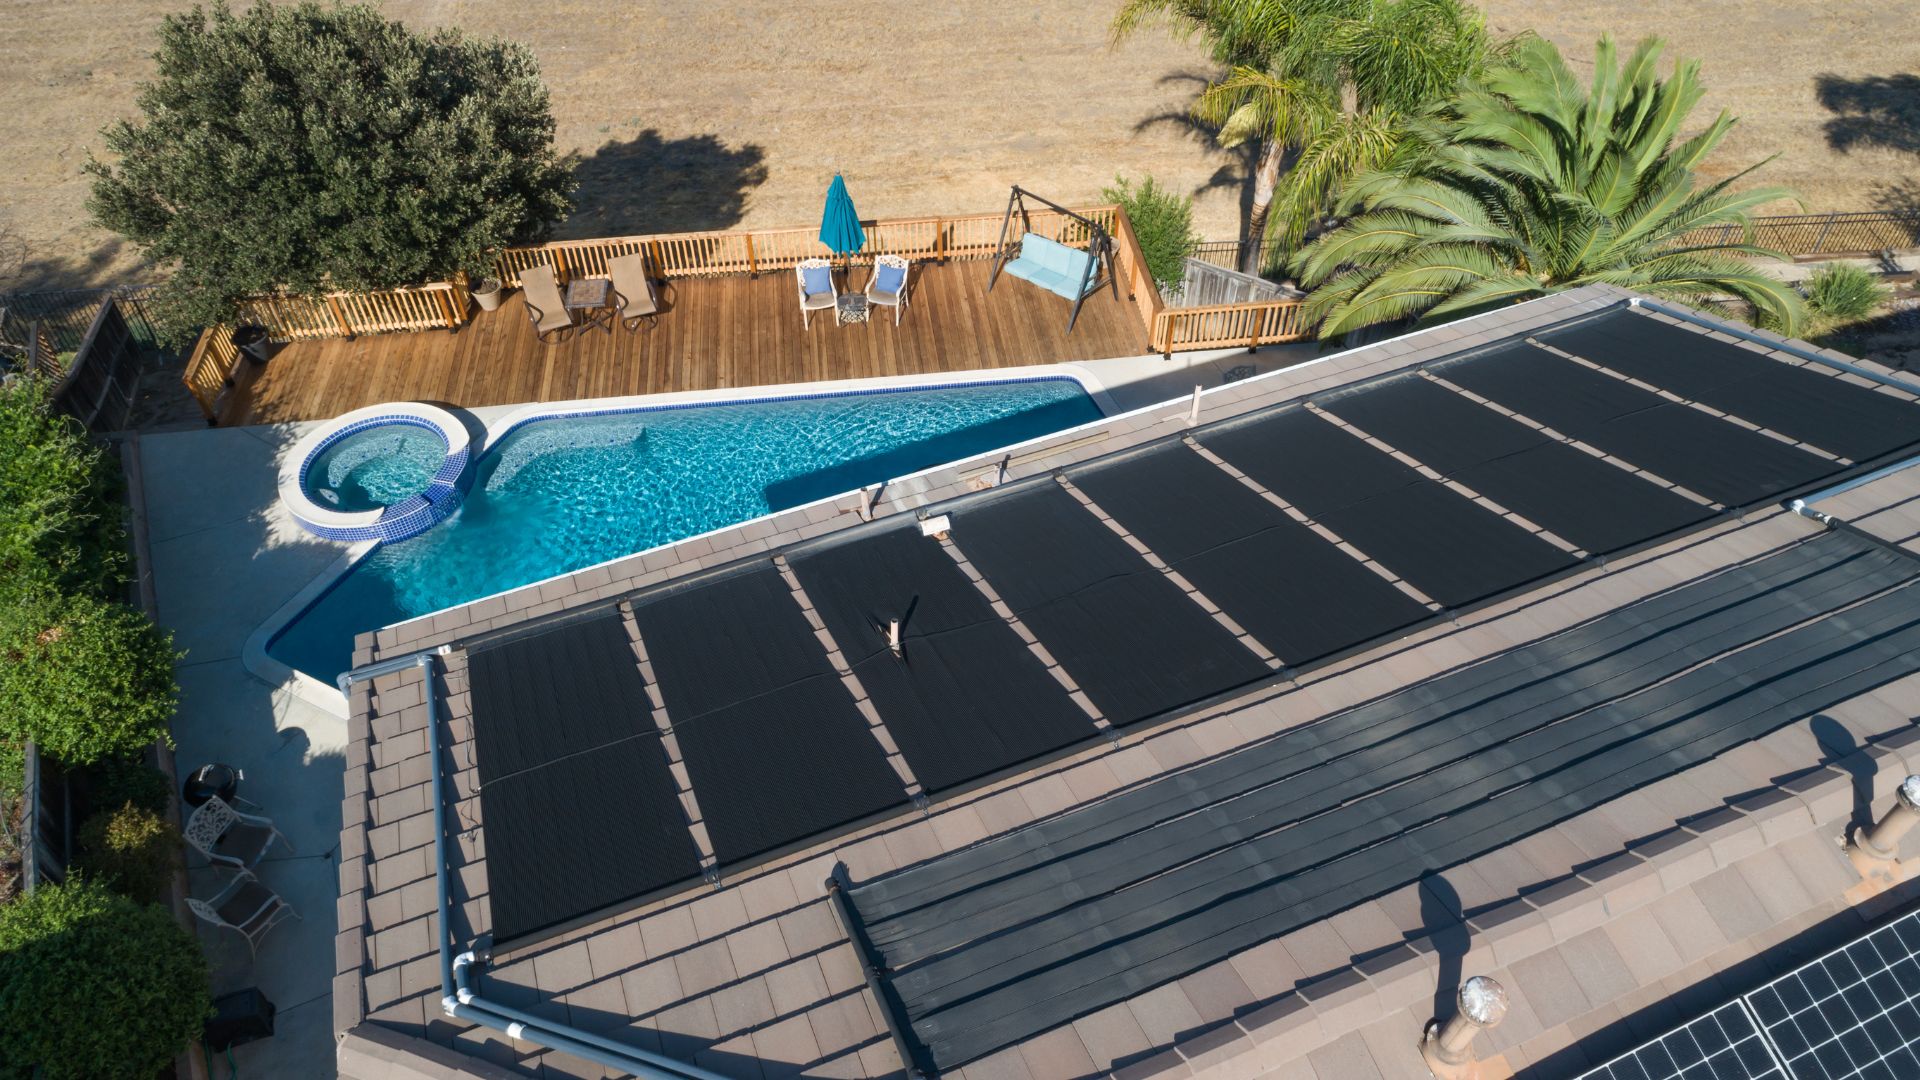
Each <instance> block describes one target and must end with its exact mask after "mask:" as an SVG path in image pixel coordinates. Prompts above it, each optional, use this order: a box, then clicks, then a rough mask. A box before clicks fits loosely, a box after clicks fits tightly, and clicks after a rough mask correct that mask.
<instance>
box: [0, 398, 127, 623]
mask: <svg viewBox="0 0 1920 1080" xmlns="http://www.w3.org/2000/svg"><path fill="white" fill-rule="evenodd" d="M119 487H120V472H119V468H118V467H117V465H116V464H115V463H114V460H113V458H112V457H111V456H110V455H108V454H107V453H106V452H105V451H103V450H101V449H100V448H99V447H96V446H94V445H93V444H92V443H89V442H88V441H87V438H86V434H85V432H83V431H82V430H81V428H80V426H79V425H78V424H76V423H74V422H73V421H72V420H70V419H68V418H67V417H64V416H58V415H55V414H54V413H52V412H51V411H49V410H48V408H47V388H46V384H45V382H44V381H42V380H39V379H20V380H17V381H16V382H14V383H13V384H12V385H11V386H6V387H0V604H4V603H8V602H10V598H14V597H17V596H18V595H19V594H20V593H22V592H25V591H27V590H29V589H51V590H59V591H63V592H87V593H92V594H95V595H100V596H105V595H108V594H110V593H111V592H113V591H114V590H115V589H117V588H119V587H120V586H121V585H123V584H124V583H125V580H126V578H125V572H126V561H127V559H126V532H125V527H124V525H123V523H122V520H121V514H120V504H119V500H118V496H119Z"/></svg>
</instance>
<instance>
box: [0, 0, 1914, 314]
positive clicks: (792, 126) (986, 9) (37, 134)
mask: <svg viewBox="0 0 1920 1080" xmlns="http://www.w3.org/2000/svg"><path fill="white" fill-rule="evenodd" d="M183 6H185V5H184V3H183V2H182V0H69V2H64V3H56V2H48V0H0V26H4V27H6V31H5V32H4V34H0V70H5V71H6V72H7V73H8V76H7V79H6V81H5V82H4V83H0V185H4V187H3V188H0V190H3V191H4V194H0V229H4V230H7V231H10V232H11V233H12V234H13V235H14V237H15V238H17V240H18V241H19V242H21V243H22V244H23V245H24V247H25V248H26V250H27V253H28V262H27V266H26V269H25V271H24V272H23V273H22V274H21V275H20V278H21V280H20V281H19V282H17V284H31V285H40V286H47V285H73V284H86V283H97V282H100V281H104V280H111V279H115V278H125V277H128V276H136V277H137V276H140V275H141V274H142V273H143V270H142V268H141V267H140V266H139V264H138V260H137V259H135V258H134V257H133V255H132V253H130V252H127V251H125V250H122V249H121V248H120V247H119V246H118V245H117V244H116V243H115V242H114V241H113V238H112V237H110V236H108V235H106V234H105V233H103V232H102V231H100V230H99V229H97V228H95V227H93V226H92V225H90V224H89V223H88V222H87V219H86V213H85V210H84V207H83V203H84V199H85V195H86V183H85V180H84V177H83V176H82V174H81V172H80V165H81V163H82V162H83V161H84V160H85V151H86V148H87V147H88V146H90V145H95V146H97V145H98V136H97V133H98V131H99V129H100V127H101V125H102V124H104V123H106V122H107V121H109V120H111V119H113V118H115V117H118V116H123V115H127V114H128V113H129V112H130V111H131V109H132V106H133V98H134V93H135V88H136V85H137V84H138V83H139V82H140V81H141V80H142V79H143V78H146V77H147V76H148V74H149V71H150V68H151V61H150V59H149V58H148V53H149V52H150V51H151V48H152V42H153V38H154V28H155V27H156V26H157V25H158V23H159V20H160V17H161V15H162V14H163V13H165V12H167V11H172V10H178V9H180V8H181V7H183ZM382 6H383V7H384V8H385V10H386V11H387V12H389V13H390V14H391V15H393V16H395V17H398V18H401V19H405V20H407V21H408V22H411V23H414V24H416V25H419V26H431V25H439V24H454V25H458V26H462V27H465V28H467V29H468V30H469V31H471V32H474V33H477V34H497V35H502V36H506V37H510V38H515V39H518V40H521V41H524V42H526V43H528V44H529V45H531V46H532V48H533V49H534V51H535V53H536V54H537V55H538V56H539V58H540V62H541V64H542V66H543V68H544V71H545V73H546V77H547V80H548V82H549V83H550V84H551V86H552V88H553V102H554V110H555V113H556V114H557V116H558V118H559V137H560V142H561V144H562V145H563V146H566V147H568V148H571V149H575V150H577V151H578V152H579V153H580V154H581V155H582V157H583V159H584V160H583V162H582V165H581V167H580V174H579V175H580V180H581V191H580V202H581V209H580V211H579V213H578V214H577V215H576V216H575V218H574V219H573V220H571V221H569V222H568V223H567V224H566V226H565V227H564V229H563V231H562V234H563V235H571V236H588V235H607V234H623V233H633V232H652V231H666V230H677V229H695V228H725V227H728V226H733V225H748V226H776V225H790V224H796V223H805V222H808V221H811V220H813V219H814V218H815V217H816V216H817V214H818V213H819V206H820V199H821V197H822V194H823V193H824V191H825V187H826V182H827V180H828V179H829V178H830V177H831V175H832V173H833V171H834V170H835V169H839V170H841V171H843V172H844V173H845V174H846V176H847V180H848V182H849V184H850V185H851V188H852V191H853V194H854V197H855V200H856V201H857V202H858V204H859V206H860V208H861V211H862V212H863V213H864V214H866V215H868V216H903V215H915V214H935V213H959V212H979V211H983V210H992V209H997V208H998V207H1000V206H1001V205H1002V204H1003V203H1004V200H1005V197H1006V189H1007V186H1008V185H1009V184H1013V183H1019V184H1022V185H1024V186H1027V187H1030V188H1033V189H1036V190H1039V191H1041V192H1044V193H1049V194H1051V195H1053V196H1054V197H1056V198H1059V199H1063V200H1086V199H1092V198H1094V197H1095V196H1096V195H1097V194H1098V192H1099V189H1100V187H1101V186H1102V184H1103V183H1105V182H1107V181H1108V180H1110V179H1111V178H1112V176H1113V175H1114V174H1115V173H1116V172H1124V173H1128V174H1138V173H1143V172H1145V173H1152V174H1153V175H1155V176H1157V177H1159V178H1160V179H1161V180H1163V181H1165V182H1168V183H1169V184H1171V185H1172V186H1175V187H1176V188H1182V189H1186V190H1192V191H1195V192H1196V193H1197V194H1198V196H1199V201H1198V215H1197V216H1198V219H1199V224H1200V227H1201V230H1202V232H1203V233H1205V234H1206V235H1207V236H1209V237H1214V238H1222V239H1224V238H1230V237H1232V236H1234V235H1235V234H1236V232H1237V230H1238V223H1239V219H1240V214H1241V212H1242V201H1243V199H1244V184H1243V183H1242V179H1243V177H1244V163H1243V162H1242V161H1241V160H1240V158H1239V157H1238V156H1237V155H1232V154H1228V153H1225V152H1222V151H1220V150H1218V149H1217V148H1214V147H1212V146H1211V145H1210V143H1209V142H1208V140H1207V138H1206V136H1205V135H1204V134H1203V133H1199V132H1196V131H1194V130H1193V129H1192V128H1191V127H1190V126H1189V125H1188V124H1187V123H1186V122H1185V120H1184V105H1185V103H1186V102H1187V100H1188V99H1189V97H1190V94H1191V90H1192V88H1193V86H1194V85H1195V80H1196V79H1198V78H1200V77H1202V76H1203V75H1204V74H1205V67H1206V66H1205V64H1204V61H1203V58H1202V57H1201V56H1200V55H1199V53H1198V51H1197V50H1195V49H1193V48H1191V47H1188V46H1182V45H1179V44H1177V43H1175V42H1172V41H1171V40H1169V39H1167V38H1166V37H1165V36H1164V35H1160V34H1158V33H1153V34H1148V35H1145V36H1143V37H1142V38H1140V39H1138V40H1135V41H1133V42H1131V43H1129V44H1128V45H1126V46H1124V47H1122V48H1120V49H1117V50H1116V49H1110V48H1109V47H1108V44H1107V34H1106V24H1107V19H1108V17H1109V16H1110V14H1111V12H1112V9H1113V6H1114V4H1113V0H1053V2H1043V3H1041V4H1021V3H1013V2H1010V0H948V2H946V3H941V4H918V3H911V2H909V3H897V2H896V3H880V2H875V0H847V2H843V3H835V4H793V3H787V2H773V0H736V2H734V3H731V4H725V5H713V4H707V3H704V2H700V0H654V2H650V3H640V4H606V3H602V2H599V0H591V2H590V0H549V2H547V3H542V4H526V3H521V2H512V3H508V2H505V0H386V2H385V3H383V4H382ZM1487 7H1488V10H1489V12H1490V18H1491V20H1492V21H1493V23H1494V24H1495V25H1496V26H1497V27H1498V28H1500V29H1501V30H1503V31H1509V32H1511V31H1517V30H1521V29H1523V28H1528V27H1531V28H1533V29H1535V30H1537V31H1539V32H1541V33H1544V34H1546V35H1547V36H1549V37H1551V38H1553V39H1554V40H1556V41H1558V42H1560V43H1561V44H1562V45H1563V46H1565V47H1567V48H1568V49H1569V50H1570V51H1571V52H1572V53H1573V54H1574V55H1575V56H1576V57H1583V58H1584V57H1585V56H1587V55H1590V53H1591V45H1592V42H1593V40H1594V39H1595V38H1596V37H1597V36H1598V35H1599V34H1600V33H1601V32H1602V31H1604V30H1611V31H1612V32H1613V33H1614V34H1615V35H1616V36H1617V37H1620V38H1623V39H1632V38H1636V37H1638V36H1640V35H1643V34H1647V33H1655V32H1657V33H1660V34H1663V35H1665V36H1666V37H1668V38H1669V39H1670V41H1671V42H1672V46H1671V50H1670V54H1677V55H1685V56H1699V57H1702V58H1703V59H1704V61H1705V69H1706V70H1705V74H1706V82H1707V84H1708V86H1709V89H1710V94H1709V97H1708V99H1707V105H1708V106H1709V107H1713V108H1719V107H1727V108H1731V109H1733V110H1735V111H1736V112H1738V113H1739V114H1741V116H1742V118H1743V119H1742V123H1741V125H1740V127H1739V128H1738V129H1737V130H1736V133H1735V134H1734V136H1733V137H1732V138H1730V139H1729V140H1728V142H1727V144H1726V148H1725V150H1724V152H1723V154H1722V156H1721V158H1720V160H1719V161H1718V162H1716V165H1717V166H1718V167H1719V168H1721V169H1723V170H1731V169H1733V168H1735V167H1738V166H1742V165H1745V164H1747V163H1749V162H1752V161H1755V160H1758V159H1760V158H1762V157H1765V156H1767V155H1770V154H1778V155H1780V156H1779V159H1778V160H1777V161H1776V162H1775V163H1774V164H1773V165H1771V166H1770V167H1769V168H1768V169H1767V170H1766V171H1765V172H1764V174H1763V176H1764V178H1765V179H1767V180H1770V181H1775V182H1780V183H1786V184H1790V185H1793V186H1795V187H1797V188H1798V189H1799V190H1801V191H1802V192H1803V193H1804V195H1805V196H1806V201H1807V203H1808V205H1809V206H1810V207H1813V208H1815V209H1854V208H1867V207H1870V206H1873V205H1875V204H1876V201H1883V200H1888V199H1901V198H1904V199H1905V200H1906V201H1907V202H1908V203H1909V204H1911V203H1920V192H1917V191H1916V189H1915V188H1914V187H1912V186H1908V187H1907V188H1906V189H1905V191H1904V193H1902V192H1900V191H1896V190H1895V187H1896V186H1897V184H1898V182H1899V181H1900V180H1901V179H1902V178H1903V177H1911V176H1913V175H1915V174H1920V75H1916V74H1915V73H1916V71H1920V47H1916V45H1915V44H1914V38H1913V36H1912V33H1911V29H1910V27H1911V20H1912V11H1913V8H1912V5H1911V3H1908V2H1905V0H1854V2H1852V3H1847V4H1832V3H1798V4H1794V3H1787V4H1781V3H1760V2H1758V0H1696V2H1695V3H1693V4H1691V5H1669V4H1646V3H1615V4H1594V3H1592V2H1591V0H1582V2H1577V3H1576V2H1574V0H1530V2H1525V3H1522V2H1520V0H1489V2H1488V3H1487ZM1910 183H1911V182H1910V181H1909V184H1910Z"/></svg>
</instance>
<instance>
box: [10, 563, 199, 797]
mask: <svg viewBox="0 0 1920 1080" xmlns="http://www.w3.org/2000/svg"><path fill="white" fill-rule="evenodd" d="M175 659H176V656H175V654H174V651H173V641H172V638H171V637H170V636H169V635H168V634H167V633H166V632H164V631H162V630H161V629H160V628H159V627H157V626H155V625H154V624H153V620H151V619H149V618H147V617H146V615H144V614H142V613H141V612H139V611H136V610H134V609H133V608H130V607H128V606H126V605H125V604H117V603H112V602H109V601H103V600H97V599H94V598H93V597H90V596H71V597H58V596H53V595H50V594H46V593H36V594H33V595H29V596H24V597H21V598H19V599H18V600H17V601H16V602H13V603H4V604H0V738H6V739H11V740H13V741H15V742H25V741H29V740H31V741H33V742H36V743H38V744H40V749H41V750H42V751H44V752H46V753H48V754H50V755H52V756H53V757H55V758H58V759H59V760H61V761H63V762H65V763H67V764H69V765H85V764H89V763H91V762H94V761H98V760H100V759H101V758H104V757H109V756H117V757H130V756H132V755H134V754H137V753H140V752H141V751H142V750H144V749H145V748H146V746H147V745H148V744H150V743H152V742H153V741H154V740H156V739H166V738H167V737H168V735H167V728H168V723H169V721H171V720H172V718H173V710H174V705H175V703H176V702H177V700H178V698H179V686H178V685H177V684H176V683H175V682H174V680H173V662H174V660H175Z"/></svg>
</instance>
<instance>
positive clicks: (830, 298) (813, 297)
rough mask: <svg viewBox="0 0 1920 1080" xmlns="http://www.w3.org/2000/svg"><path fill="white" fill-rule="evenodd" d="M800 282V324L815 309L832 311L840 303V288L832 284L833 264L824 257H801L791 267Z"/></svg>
mask: <svg viewBox="0 0 1920 1080" xmlns="http://www.w3.org/2000/svg"><path fill="white" fill-rule="evenodd" d="M793 274H794V277H796V278H797V279H799V284H800V325H801V326H802V327H803V328H804V327H806V326H808V325H809V324H808V322H807V318H808V316H810V315H811V314H813V313H814V312H816V311H832V310H833V309H834V307H835V305H837V304H839V303H840V290H839V289H838V288H836V287H835V286H834V284H833V264H832V263H830V262H828V261H827V260H825V259H801V260H800V262H799V263H798V264H797V265H795V266H794V268H793Z"/></svg>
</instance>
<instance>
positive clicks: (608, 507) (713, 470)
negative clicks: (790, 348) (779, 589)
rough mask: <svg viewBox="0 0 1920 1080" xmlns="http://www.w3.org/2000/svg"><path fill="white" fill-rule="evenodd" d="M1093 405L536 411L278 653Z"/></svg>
mask: <svg viewBox="0 0 1920 1080" xmlns="http://www.w3.org/2000/svg"><path fill="white" fill-rule="evenodd" d="M1100 415H1101V413H1100V408H1099V406H1097V405H1095V404H1094V402H1093V399H1092V398H1090V397H1088V396H1087V393H1086V391H1084V390H1083V389H1081V387H1080V384H1079V383H1077V382H1075V381H1074V380H1072V379H1066V378H1048V379H1031V380H1022V381H1017V382H1003V383H989V384H981V385H974V386H962V387H945V388H936V389H927V390H912V389H906V390H890V391H881V392H866V393H857V394H842V395H835V396H830V397H817V398H808V399H795V400H785V401H762V402H740V403H716V404H711V405H697V406H682V407H667V408H657V409H650V410H646V411H638V412H628V413H621V414H615V415H601V416H586V417H568V418H555V419H547V420H535V421H533V422H531V423H528V424H525V425H523V426H521V427H518V428H516V429H515V430H513V431H512V432H510V433H509V434H508V435H507V436H506V437H505V438H503V439H501V440H500V441H499V442H498V443H497V444H496V445H495V446H494V447H493V448H492V449H490V450H488V451H487V453H486V454H485V455H484V456H483V457H481V459H480V460H479V461H478V462H477V463H476V464H475V466H474V472H473V477H472V481H471V487H470V489H469V490H468V492H467V497H466V501H465V502H464V504H462V506H461V508H460V510H459V511H458V512H456V513H455V514H454V515H453V516H452V517H450V518H448V519H447V520H446V521H445V522H443V523H441V524H440V525H438V526H436V527H434V528H432V529H429V530H427V531H426V532H424V533H421V534H420V535H419V536H416V537H413V538H412V539H410V540H403V541H400V542H398V543H391V544H385V545H382V546H381V547H379V548H376V549H375V550H374V551H372V552H371V553H369V554H368V555H367V556H366V557H365V558H363V559H361V560H360V561H359V562H358V563H356V564H355V565H354V566H353V567H352V569H350V570H349V571H348V572H347V573H346V574H344V575H343V576H342V577H341V578H340V580H339V581H338V582H336V583H335V584H334V586H333V587H332V588H331V589H329V590H328V591H327V592H326V593H325V594H323V595H322V596H321V597H320V599H318V600H317V601H315V602H314V603H313V605H312V606H310V607H308V608H307V610H306V611H305V612H303V613H301V615H300V616H299V617H298V618H296V619H295V620H294V621H293V622H292V623H290V624H289V625H288V626H287V627H285V628H284V629H282V630H281V632H280V633H279V635H278V636H277V637H275V638H274V639H273V640H272V641H271V642H270V643H269V644H268V646H267V653H268V654H269V655H271V656H273V657H274V658H275V659H277V660H279V661H280V662H281V663H284V664H286V665H288V666H289V667H292V668H295V669H297V670H299V671H303V672H306V673H307V674H309V675H312V676H314V677H316V678H319V679H322V680H325V681H327V682H332V681H333V680H334V678H335V677H336V676H337V675H338V674H339V673H340V672H342V671H345V670H346V669H347V668H348V667H349V666H350V665H351V663H352V654H353V638H354V636H355V635H356V634H359V633H363V632H365V631H367V630H374V629H378V628H379V627H382V626H387V625H389V624H392V623H396V622H401V621H403V620H406V619H410V618H413V617H415V616H418V615H425V614H427V613H429V612H433V611H438V610H440V609H442V608H448V607H453V606H456V605H459V604H464V603H468V602H470V601H473V600H478V599H481V598H482V597H486V596H491V595H493V594H494V593H499V592H505V591H506V590H508V589H513V588H517V587H519V586H521V585H527V584H530V583H532V582H535V581H541V580H544V579H546V578H550V577H554V576H555V575H558V574H564V573H567V572H569V571H573V570H579V569H582V568H584V567H588V566H592V565H594V564H595V563H602V562H606V561H607V560H609V559H615V558H619V557H620V556H622V555H630V554H632V553H634V552H637V551H644V550H646V549H648V548H652V547H658V546H660V545H662V544H668V543H672V542H673V541H675V540H681V539H684V538H686V537H689V536H693V535H696V534H699V533H703V532H709V531H711V530H713V529H718V528H723V527H725V526H728V525H732V524H737V523H738V522H741V521H745V520H747V519H749V518H754V517H759V516H761V515H763V514H768V513H772V512H775V511H779V510H785V509H788V508H790V507H794V506H799V505H801V504H803V503H809V502H813V501H815V500H817V499H822V498H826V497H829V496H832V495H837V494H840V493H843V492H847V491H851V490H854V489H856V488H859V487H862V486H864V485H867V484H874V483H878V482H880V481H882V480H888V479H892V478H894V477H899V476H905V475H907V474H909V473H914V472H918V471H920V470H922V469H927V468H932V467H933V466H936V465H940V464H944V463H946V462H949V461H957V460H959V459H961V458H965V457H969V456H972V455H974V454H979V453H984V452H986V451H989V450H993V449H996V448H998V447H1001V446H1008V445H1011V444H1013V443H1017V442H1021V441H1024V440H1026V439H1032V438H1036V437H1038V436H1041V435H1046V434H1049V433H1051V432H1054V431H1059V430H1061V429H1063V428H1068V427H1073V426H1075V425H1078V424H1084V423H1087V422H1089V421H1092V420H1097V419H1099V418H1100ZM434 441H435V443H436V444H437V443H438V440H437V439H435V440H434ZM442 452H444V448H442ZM435 460H436V463H437V461H438V458H437V457H436V459H435ZM316 475H318V474H317V473H316Z"/></svg>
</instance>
